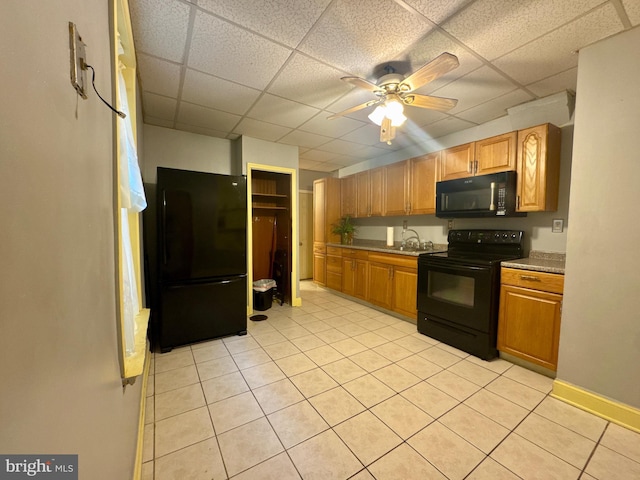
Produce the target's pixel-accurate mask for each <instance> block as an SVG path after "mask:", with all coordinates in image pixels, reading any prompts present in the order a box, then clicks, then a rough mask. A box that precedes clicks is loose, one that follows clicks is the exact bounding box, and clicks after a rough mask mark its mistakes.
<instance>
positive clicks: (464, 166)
mask: <svg viewBox="0 0 640 480" xmlns="http://www.w3.org/2000/svg"><path fill="white" fill-rule="evenodd" d="M474 159H475V143H473V142H472V143H465V144H464V145H458V146H456V147H451V148H447V149H446V150H443V151H442V158H441V161H440V180H442V181H444V180H453V179H454V178H464V177H469V176H471V175H472V171H473V170H472V167H473V161H474Z"/></svg>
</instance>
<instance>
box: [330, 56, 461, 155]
mask: <svg viewBox="0 0 640 480" xmlns="http://www.w3.org/2000/svg"><path fill="white" fill-rule="evenodd" d="M458 65H460V64H459V62H458V57H456V56H455V55H452V54H450V53H447V52H445V53H442V54H440V55H439V56H438V57H436V58H435V59H434V60H432V61H430V62H429V63H427V64H426V65H424V66H423V67H420V68H419V69H418V70H416V71H415V72H413V73H411V74H410V75H409V76H407V77H406V78H405V77H404V75H401V74H399V73H395V71H394V69H393V68H391V67H387V71H388V72H389V73H387V74H386V75H383V76H382V77H380V78H379V79H378V82H377V83H371V82H369V81H368V80H365V79H364V78H360V77H342V78H341V80H344V81H345V82H348V83H350V84H352V85H354V86H356V87H359V88H363V89H365V90H369V91H370V92H373V93H374V94H375V95H376V97H377V98H375V99H373V100H370V101H368V102H365V103H362V104H360V105H356V106H355V107H351V108H348V109H346V110H343V111H342V112H338V113H335V114H333V115H331V116H329V117H328V118H329V119H332V118H337V117H342V116H344V115H348V114H350V113H353V112H357V111H358V110H362V109H363V108H368V107H373V106H374V105H377V107H376V109H375V110H374V111H373V112H372V113H371V114H370V115H369V119H370V120H371V121H372V122H374V123H375V124H376V125H380V141H381V142H386V143H388V144H389V145H391V140H393V139H394V138H395V136H396V127H398V126H400V125H402V123H403V122H404V121H405V120H406V119H407V117H405V116H404V115H403V113H402V112H403V110H404V105H408V106H412V107H420V108H430V109H433V110H440V111H443V112H444V111H447V110H449V109H451V108H453V107H455V106H456V104H457V103H458V100H456V99H453V98H443V97H433V96H430V95H420V94H417V93H413V91H414V90H417V89H418V88H420V87H422V86H423V85H426V84H427V83H429V82H432V81H433V80H435V79H436V78H439V77H441V76H442V75H444V74H445V73H447V72H450V71H451V70H453V69H454V68H457V67H458Z"/></svg>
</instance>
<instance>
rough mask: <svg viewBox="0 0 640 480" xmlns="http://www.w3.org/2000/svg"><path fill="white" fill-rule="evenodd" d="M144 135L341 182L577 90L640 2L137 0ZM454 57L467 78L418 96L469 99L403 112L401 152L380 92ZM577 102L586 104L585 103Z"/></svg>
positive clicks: (635, 19) (455, 75)
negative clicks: (268, 152)
mask: <svg viewBox="0 0 640 480" xmlns="http://www.w3.org/2000/svg"><path fill="white" fill-rule="evenodd" d="M129 3H130V9H131V17H132V24H133V32H134V39H135V44H136V51H137V58H138V71H139V75H140V83H141V87H142V102H143V115H144V122H145V123H147V124H152V125H159V126H162V127H168V128H175V129H178V130H184V131H188V132H194V133H199V134H203V135H210V136H214V137H220V138H226V139H234V138H237V137H238V136H240V135H247V136H250V137H254V138H260V139H264V140H269V141H272V142H276V143H283V144H287V145H297V146H299V152H300V163H299V167H300V168H301V169H307V170H317V171H323V172H331V171H334V170H337V169H339V168H342V167H346V166H349V165H353V164H356V163H360V162H362V161H364V160H367V159H371V158H375V157H377V156H380V155H386V154H388V153H389V152H390V151H392V150H398V149H402V148H406V147H407V146H409V145H411V144H412V143H414V142H417V141H419V142H424V141H425V140H429V139H431V138H437V137H439V136H443V135H447V134H450V133H453V132H456V131H459V130H463V129H466V128H469V127H472V126H474V125H478V124H482V123H485V122H488V121H490V120H494V119H496V118H499V117H502V116H504V115H505V114H506V109H507V108H510V107H513V106H515V105H519V104H522V103H525V102H528V101H531V100H534V99H537V98H541V97H546V96H548V95H551V94H554V93H558V92H561V91H564V90H570V91H574V92H575V90H576V77H577V64H578V55H577V52H578V51H579V50H580V49H581V48H582V47H584V46H586V45H589V44H591V43H594V42H597V41H599V40H601V39H603V38H606V37H609V36H611V35H615V34H617V33H619V32H621V31H623V30H626V29H629V28H632V27H633V26H637V25H639V24H640V0H608V1H603V0H530V1H525V0H405V1H402V0H263V1H259V0H191V1H189V0H129ZM442 52H450V53H452V54H454V55H456V56H457V57H458V59H459V61H460V66H459V67H458V68H457V69H455V70H453V71H451V72H449V73H448V74H446V75H444V76H443V77H441V78H439V79H437V80H435V81H434V82H432V83H429V84H427V85H426V86H424V87H422V88H421V89H419V90H418V92H419V93H423V94H433V95H437V96H443V97H451V98H457V99H458V104H457V106H456V107H454V108H453V109H452V110H450V111H448V112H446V113H442V112H436V111H433V110H426V109H421V108H416V107H413V108H412V107H407V108H405V114H406V115H407V117H408V118H409V121H408V122H407V123H406V124H405V125H404V126H402V127H400V128H398V132H397V136H396V139H395V140H394V141H393V143H392V144H391V145H387V144H385V143H381V142H380V141H379V134H380V132H379V127H377V126H376V125H373V124H372V123H371V122H370V121H369V120H368V118H367V115H368V114H369V113H370V112H371V110H372V108H367V109H364V110H360V111H358V112H356V113H353V114H351V115H348V116H345V117H341V118H337V119H334V120H327V117H328V116H329V115H331V114H332V113H336V112H339V111H342V110H345V109H347V108H350V107H352V106H355V105H357V104H360V103H363V102H366V101H368V100H372V99H374V98H375V96H374V95H373V94H372V93H371V92H367V91H365V90H362V89H359V88H355V87H352V86H351V85H349V84H347V83H345V82H343V81H341V80H340V77H343V76H347V75H352V76H353V75H355V76H360V77H363V78H366V79H368V80H369V81H371V82H373V83H375V82H376V80H377V79H378V78H379V77H380V76H381V75H382V74H383V73H384V70H383V69H384V67H385V66H386V65H391V66H393V67H395V69H396V71H397V72H398V73H401V74H405V75H406V74H409V73H411V72H412V71H414V70H416V69H418V68H419V67H421V66H422V65H424V64H426V63H428V62H429V61H431V60H432V59H434V58H435V57H437V56H438V55H439V54H440V53H442ZM578 94H579V92H578Z"/></svg>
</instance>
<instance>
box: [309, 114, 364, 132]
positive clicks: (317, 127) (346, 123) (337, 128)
mask: <svg viewBox="0 0 640 480" xmlns="http://www.w3.org/2000/svg"><path fill="white" fill-rule="evenodd" d="M361 126H363V123H362V122H359V121H358V120H353V119H351V118H347V117H337V118H332V119H331V120H329V119H328V118H327V115H326V113H325V112H323V113H320V114H319V115H316V116H315V117H313V118H312V119H311V120H309V121H308V122H305V123H304V125H301V126H300V130H302V131H305V132H309V133H315V134H316V135H326V136H327V137H341V136H342V135H344V134H345V133H349V132H352V131H353V130H355V129H356V128H360V127H361Z"/></svg>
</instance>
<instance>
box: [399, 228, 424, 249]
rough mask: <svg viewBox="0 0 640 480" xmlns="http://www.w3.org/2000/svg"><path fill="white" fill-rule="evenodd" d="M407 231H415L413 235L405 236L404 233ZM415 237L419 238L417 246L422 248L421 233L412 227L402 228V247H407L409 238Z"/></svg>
mask: <svg viewBox="0 0 640 480" xmlns="http://www.w3.org/2000/svg"><path fill="white" fill-rule="evenodd" d="M407 232H413V233H414V235H411V236H410V237H409V238H404V234H405V233H407ZM413 238H415V239H416V240H418V244H417V248H420V235H418V232H416V231H415V230H412V229H411V228H404V229H402V243H401V246H402V248H404V247H406V246H407V243H408V242H409V240H411V239H413ZM412 245H413V244H412Z"/></svg>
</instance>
